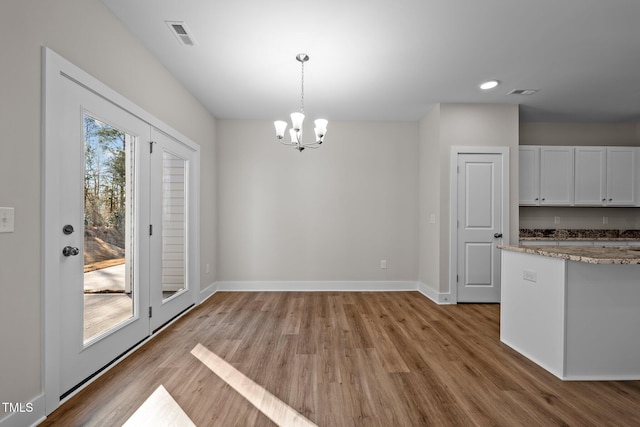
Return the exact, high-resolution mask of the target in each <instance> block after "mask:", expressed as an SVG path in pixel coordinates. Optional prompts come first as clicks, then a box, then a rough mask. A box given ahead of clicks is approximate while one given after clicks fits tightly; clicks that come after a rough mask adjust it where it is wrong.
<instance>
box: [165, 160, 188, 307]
mask: <svg viewBox="0 0 640 427" xmlns="http://www.w3.org/2000/svg"><path fill="white" fill-rule="evenodd" d="M186 177H187V162H186V160H185V159H183V158H181V157H179V156H176V155H175V154H172V153H170V152H168V151H164V150H163V153H162V299H163V301H164V300H166V299H168V298H171V297H173V296H174V295H176V294H177V293H179V292H180V291H182V290H184V289H185V287H186V283H187V281H186V241H187V234H186V233H187V222H186V216H185V213H186V206H187V192H186V187H185V184H186Z"/></svg>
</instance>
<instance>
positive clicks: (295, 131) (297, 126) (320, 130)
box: [273, 53, 329, 151]
mask: <svg viewBox="0 0 640 427" xmlns="http://www.w3.org/2000/svg"><path fill="white" fill-rule="evenodd" d="M296 60H297V61H298V62H300V64H301V66H302V78H301V82H302V83H301V95H300V112H299V113H291V129H289V136H290V137H291V142H287V141H285V140H284V133H285V131H286V129H287V122H285V121H282V120H276V121H275V122H273V124H274V126H275V128H276V138H278V140H279V141H280V142H281V143H282V144H284V145H290V146H292V147H294V148H295V149H296V150H298V151H302V150H304V149H305V148H318V147H320V144H322V143H323V142H324V135H325V134H326V133H327V124H328V123H329V122H328V121H327V120H325V119H316V120H315V121H314V122H313V123H314V124H315V128H314V129H313V130H314V131H315V134H316V139H315V141H314V142H307V143H305V142H303V141H302V126H303V121H304V63H305V62H307V61H308V60H309V55H307V54H306V53H299V54H298V55H296Z"/></svg>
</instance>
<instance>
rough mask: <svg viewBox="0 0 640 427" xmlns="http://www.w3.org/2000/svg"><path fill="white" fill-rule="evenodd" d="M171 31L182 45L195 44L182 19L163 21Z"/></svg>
mask: <svg viewBox="0 0 640 427" xmlns="http://www.w3.org/2000/svg"><path fill="white" fill-rule="evenodd" d="M164 22H165V23H166V24H167V26H168V27H169V29H170V30H171V33H173V35H174V36H176V38H177V39H178V41H179V42H180V44H182V45H184V46H195V45H196V44H197V43H196V40H195V39H194V38H193V35H192V33H191V31H190V30H189V28H187V26H186V25H185V23H184V21H164Z"/></svg>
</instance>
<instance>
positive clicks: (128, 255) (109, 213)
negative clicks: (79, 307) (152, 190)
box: [83, 114, 135, 345]
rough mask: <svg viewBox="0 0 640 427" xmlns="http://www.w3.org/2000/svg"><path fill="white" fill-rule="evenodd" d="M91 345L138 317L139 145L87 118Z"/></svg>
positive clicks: (86, 332) (87, 329) (87, 331)
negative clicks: (135, 268) (136, 227)
mask: <svg viewBox="0 0 640 427" xmlns="http://www.w3.org/2000/svg"><path fill="white" fill-rule="evenodd" d="M83 119H84V123H83V124H84V163H85V168H84V169H85V175H84V329H83V337H84V343H85V345H87V344H89V343H91V342H93V341H95V340H97V339H98V338H100V337H102V336H104V335H106V334H107V333H108V332H109V331H112V330H115V328H116V327H117V326H118V325H121V324H122V323H124V322H126V321H127V320H129V319H131V318H132V317H133V316H134V304H133V298H134V296H135V292H134V288H135V283H134V280H133V277H135V276H134V274H133V262H132V261H133V260H132V254H133V253H134V251H133V236H134V233H133V223H134V221H133V218H134V217H133V214H134V212H133V203H132V200H134V197H133V188H134V185H133V184H134V183H133V180H134V176H135V174H134V165H135V161H134V158H133V157H134V139H135V138H133V137H132V136H130V135H127V134H126V133H125V132H124V131H122V130H120V129H117V128H115V127H112V126H110V125H109V124H106V123H103V122H101V121H100V120H98V119H96V118H94V117H91V116H89V115H86V114H85V115H84V117H83Z"/></svg>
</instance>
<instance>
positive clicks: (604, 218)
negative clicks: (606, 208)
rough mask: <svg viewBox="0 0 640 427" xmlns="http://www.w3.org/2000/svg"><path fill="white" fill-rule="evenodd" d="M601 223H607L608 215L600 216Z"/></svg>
mask: <svg viewBox="0 0 640 427" xmlns="http://www.w3.org/2000/svg"><path fill="white" fill-rule="evenodd" d="M602 223H603V224H609V217H608V216H603V217H602Z"/></svg>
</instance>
